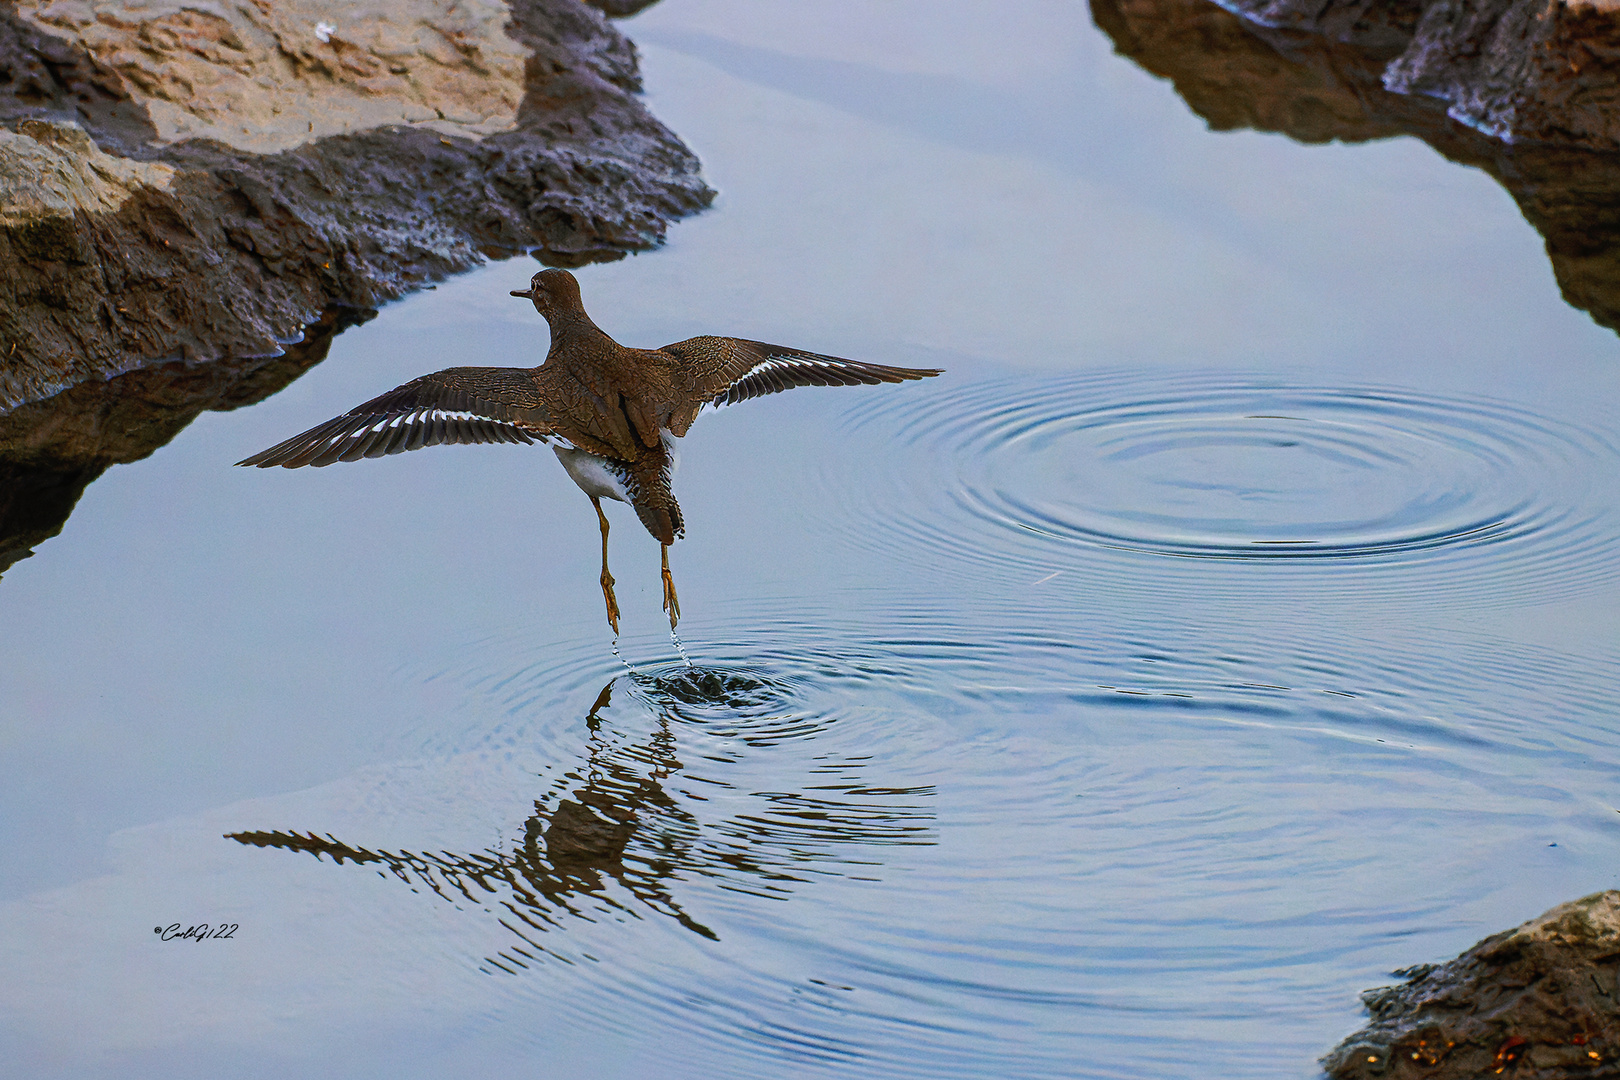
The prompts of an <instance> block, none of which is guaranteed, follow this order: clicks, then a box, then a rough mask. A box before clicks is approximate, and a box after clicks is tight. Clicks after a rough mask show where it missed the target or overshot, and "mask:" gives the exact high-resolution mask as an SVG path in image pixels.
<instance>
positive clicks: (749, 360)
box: [659, 337, 939, 435]
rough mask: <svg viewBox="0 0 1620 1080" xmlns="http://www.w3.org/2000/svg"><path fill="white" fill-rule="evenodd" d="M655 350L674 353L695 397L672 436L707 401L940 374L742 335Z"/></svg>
mask: <svg viewBox="0 0 1620 1080" xmlns="http://www.w3.org/2000/svg"><path fill="white" fill-rule="evenodd" d="M659 352H663V353H668V354H669V355H670V356H673V357H675V359H676V361H677V362H678V370H679V372H680V374H679V376H678V377H677V378H678V379H679V380H680V381H681V382H682V384H683V385H682V388H683V389H684V390H686V391H687V392H688V393H690V394H691V395H692V396H693V398H694V399H695V401H696V404H695V405H693V406H692V407H691V408H690V409H689V410H683V411H682V413H681V414H680V415H677V416H672V417H670V430H671V431H672V432H674V433H675V434H676V435H684V434H686V429H687V428H689V427H691V425H692V421H693V420H694V419H696V417H697V410H698V409H699V408H700V407H702V406H703V405H706V404H712V405H732V404H735V403H737V402H739V401H746V400H748V399H749V398H752V397H759V396H761V395H762V394H775V393H777V392H779V391H782V390H791V389H793V388H794V387H795V386H861V385H865V386H876V385H877V384H878V383H897V382H905V381H907V380H909V379H926V378H928V377H929V376H930V375H938V374H939V372H938V371H937V370H934V369H932V368H903V367H888V366H886V365H884V364H868V363H865V362H863V361H860V360H845V359H844V358H843V357H840V356H823V355H822V354H821V353H813V352H805V351H803V350H802V349H785V348H783V347H782V346H780V345H767V344H765V343H764V342H763V341H748V340H745V339H743V338H730V337H695V338H688V339H687V340H685V341H677V342H676V343H675V344H673V345H665V346H664V347H663V348H662V349H660V350H659Z"/></svg>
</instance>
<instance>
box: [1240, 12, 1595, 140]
mask: <svg viewBox="0 0 1620 1080" xmlns="http://www.w3.org/2000/svg"><path fill="white" fill-rule="evenodd" d="M1222 6H1223V7H1226V8H1228V9H1229V10H1231V11H1233V12H1235V13H1237V14H1239V15H1242V16H1243V17H1245V18H1247V19H1249V20H1251V21H1253V22H1255V23H1256V24H1258V25H1261V26H1265V27H1267V28H1271V29H1281V30H1289V31H1295V32H1304V33H1311V34H1316V35H1319V36H1321V37H1323V38H1325V39H1326V40H1329V41H1332V42H1334V43H1337V44H1343V45H1350V46H1353V47H1355V48H1357V49H1360V50H1362V51H1363V52H1365V53H1367V54H1369V55H1371V56H1375V57H1377V58H1378V59H1379V60H1380V63H1381V65H1382V70H1381V81H1382V83H1383V85H1384V87H1385V88H1386V89H1388V90H1391V91H1394V92H1396V93H1401V94H1421V95H1427V96H1430V97H1434V98H1437V99H1439V100H1442V101H1444V102H1445V103H1446V104H1447V106H1448V111H1449V113H1450V115H1451V116H1452V117H1453V118H1454V119H1456V120H1459V121H1461V122H1463V123H1465V124H1468V125H1470V126H1472V127H1475V128H1478V129H1479V130H1480V131H1483V132H1485V133H1486V134H1488V135H1491V136H1493V137H1495V138H1499V139H1502V140H1504V141H1507V142H1516V141H1534V142H1546V143H1551V144H1554V145H1559V146H1578V147H1583V148H1586V149H1591V150H1617V149H1620V111H1617V110H1616V108H1615V106H1616V105H1617V104H1620V82H1617V79H1616V76H1617V75H1620V51H1617V49H1616V46H1617V45H1620V5H1617V4H1615V3H1613V2H1612V0H1595V2H1594V0H1574V2H1567V0H1329V2H1328V3H1326V4H1323V3H1320V2H1317V0H1226V2H1224V3H1223V4H1222Z"/></svg>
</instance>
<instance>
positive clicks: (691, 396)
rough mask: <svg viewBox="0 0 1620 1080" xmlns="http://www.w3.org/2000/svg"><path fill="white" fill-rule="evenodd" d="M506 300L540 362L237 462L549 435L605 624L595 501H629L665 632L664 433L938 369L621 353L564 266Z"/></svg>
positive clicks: (667, 520)
mask: <svg viewBox="0 0 1620 1080" xmlns="http://www.w3.org/2000/svg"><path fill="white" fill-rule="evenodd" d="M512 295H513V296H521V297H524V298H526V299H528V300H531V301H532V302H533V303H534V307H535V310H536V311H538V312H540V314H541V315H542V316H544V317H545V320H546V322H547V323H549V324H550V326H551V351H550V352H548V353H547V354H546V359H545V362H544V363H543V364H541V365H540V366H539V367H533V368H501V367H456V368H446V369H445V370H444V371H436V372H434V373H433V374H431V375H423V376H422V377H421V378H419V379H412V380H411V381H410V382H408V383H406V384H405V385H404V386H400V387H396V388H395V389H393V390H390V391H388V393H386V394H383V395H382V396H380V397H375V398H372V399H371V400H370V401H368V402H366V403H365V404H364V405H360V406H358V407H356V408H353V409H350V410H349V411H348V412H346V413H344V414H343V415H342V416H339V417H336V418H335V419H332V420H328V421H327V422H326V423H324V424H321V425H319V426H317V427H313V428H310V429H309V430H308V431H306V432H304V433H303V434H302V435H295V436H293V437H292V438H290V439H288V440H287V441H286V442H283V443H278V444H276V445H275V446H272V447H271V448H270V449H268V450H266V451H264V452H263V453H259V454H254V455H253V456H252V457H250V458H248V459H247V460H245V461H239V462H237V464H238V465H257V466H259V467H260V468H269V467H270V466H272V465H280V466H282V467H284V468H288V469H296V468H298V467H300V466H302V465H315V466H321V465H330V464H332V463H333V462H334V461H358V460H360V459H361V458H374V457H382V456H384V455H385V454H398V453H401V452H403V451H406V450H419V449H421V448H422V447H424V446H437V445H439V444H440V443H497V442H511V443H533V442H537V441H538V442H543V443H548V444H550V445H551V447H552V450H553V452H555V453H556V455H557V459H558V460H559V461H561V462H562V466H563V468H564V469H566V470H567V471H568V475H569V476H571V477H573V479H574V483H576V484H578V485H579V487H580V490H581V491H583V492H585V494H586V495H587V496H588V497H589V498H590V500H591V505H592V506H593V507H595V508H596V518H597V521H598V523H599V524H600V525H601V529H602V578H601V581H602V597H603V599H604V600H605V601H606V603H607V618H608V625H609V626H611V627H612V628H613V632H614V633H615V634H617V633H618V632H619V604H618V601H617V600H616V599H615V598H614V595H613V575H611V574H609V573H608V562H607V549H608V520H607V515H606V514H604V513H603V512H602V500H603V499H616V500H618V501H619V502H626V503H629V504H630V505H631V506H632V507H634V508H635V511H636V515H637V516H638V517H640V518H641V523H642V524H643V525H645V526H646V527H647V531H648V532H650V533H652V535H653V537H654V539H656V540H657V541H658V543H659V547H660V556H661V560H662V563H663V570H662V573H663V580H664V610H665V611H666V612H668V613H669V625H670V629H671V630H673V629H674V628H675V624H676V622H677V621H678V620H679V619H680V614H681V607H680V601H679V600H678V599H677V597H676V595H675V580H674V578H672V577H671V576H670V573H669V545H671V544H673V543H674V542H675V540H676V538H677V537H680V536H682V535H684V534H685V531H686V529H685V524H684V522H683V521H682V518H681V508H680V505H679V504H678V503H677V502H676V501H675V495H674V493H673V492H672V491H671V490H670V473H671V468H672V461H673V458H672V455H671V449H672V446H673V443H672V440H674V439H677V438H679V437H680V436H682V435H685V434H686V432H687V430H688V429H690V428H691V426H692V421H694V420H696V419H697V415H698V411H699V410H700V409H702V408H703V406H704V405H715V406H719V405H730V404H732V403H734V402H738V401H746V400H747V399H748V398H752V397H759V396H761V395H763V394H774V393H776V392H777V391H779V390H789V389H792V388H793V387H795V386H857V385H862V384H864V385H876V384H878V383H896V382H904V381H906V380H909V379H922V378H926V377H928V376H930V375H938V374H939V372H938V371H935V370H931V369H922V368H901V367H887V366H884V365H882V364H867V363H863V362H861V361H859V360H845V359H842V358H841V357H837V356H823V355H821V354H820V353H812V352H803V351H801V350H799V349H784V348H782V347H781V346H779V345H766V344H764V343H763V342H759V341H747V340H745V339H743V338H730V337H695V338H688V339H687V340H686V341H677V342H676V343H675V344H673V345H665V346H664V347H663V348H661V349H629V348H626V347H625V346H623V345H620V344H619V343H618V342H616V341H614V340H613V339H612V338H611V337H609V336H608V335H607V334H606V333H604V332H603V331H602V330H601V329H599V328H598V327H597V325H596V324H595V323H593V322H591V319H590V316H589V315H587V314H585V306H584V304H583V303H581V301H580V295H579V282H578V281H577V280H575V278H574V275H572V274H570V273H569V272H568V271H566V270H542V271H540V272H539V273H538V274H536V275H534V278H533V279H532V280H531V281H530V283H529V288H528V289H526V290H524V291H521V292H520V291H518V290H516V289H514V290H512Z"/></svg>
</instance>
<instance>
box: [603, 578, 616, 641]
mask: <svg viewBox="0 0 1620 1080" xmlns="http://www.w3.org/2000/svg"><path fill="white" fill-rule="evenodd" d="M602 599H603V600H605V601H606V602H607V617H608V625H609V626H611V627H613V636H614V637H617V636H618V635H619V601H618V599H617V598H615V597H614V595H613V575H612V574H610V573H608V572H607V571H606V570H603V571H602Z"/></svg>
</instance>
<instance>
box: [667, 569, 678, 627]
mask: <svg viewBox="0 0 1620 1080" xmlns="http://www.w3.org/2000/svg"><path fill="white" fill-rule="evenodd" d="M664 610H665V611H667V612H669V628H670V629H671V630H673V629H675V624H676V623H677V622H680V619H681V600H680V597H678V596H676V595H675V579H674V578H673V577H671V576H670V574H669V567H668V566H666V567H664Z"/></svg>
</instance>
